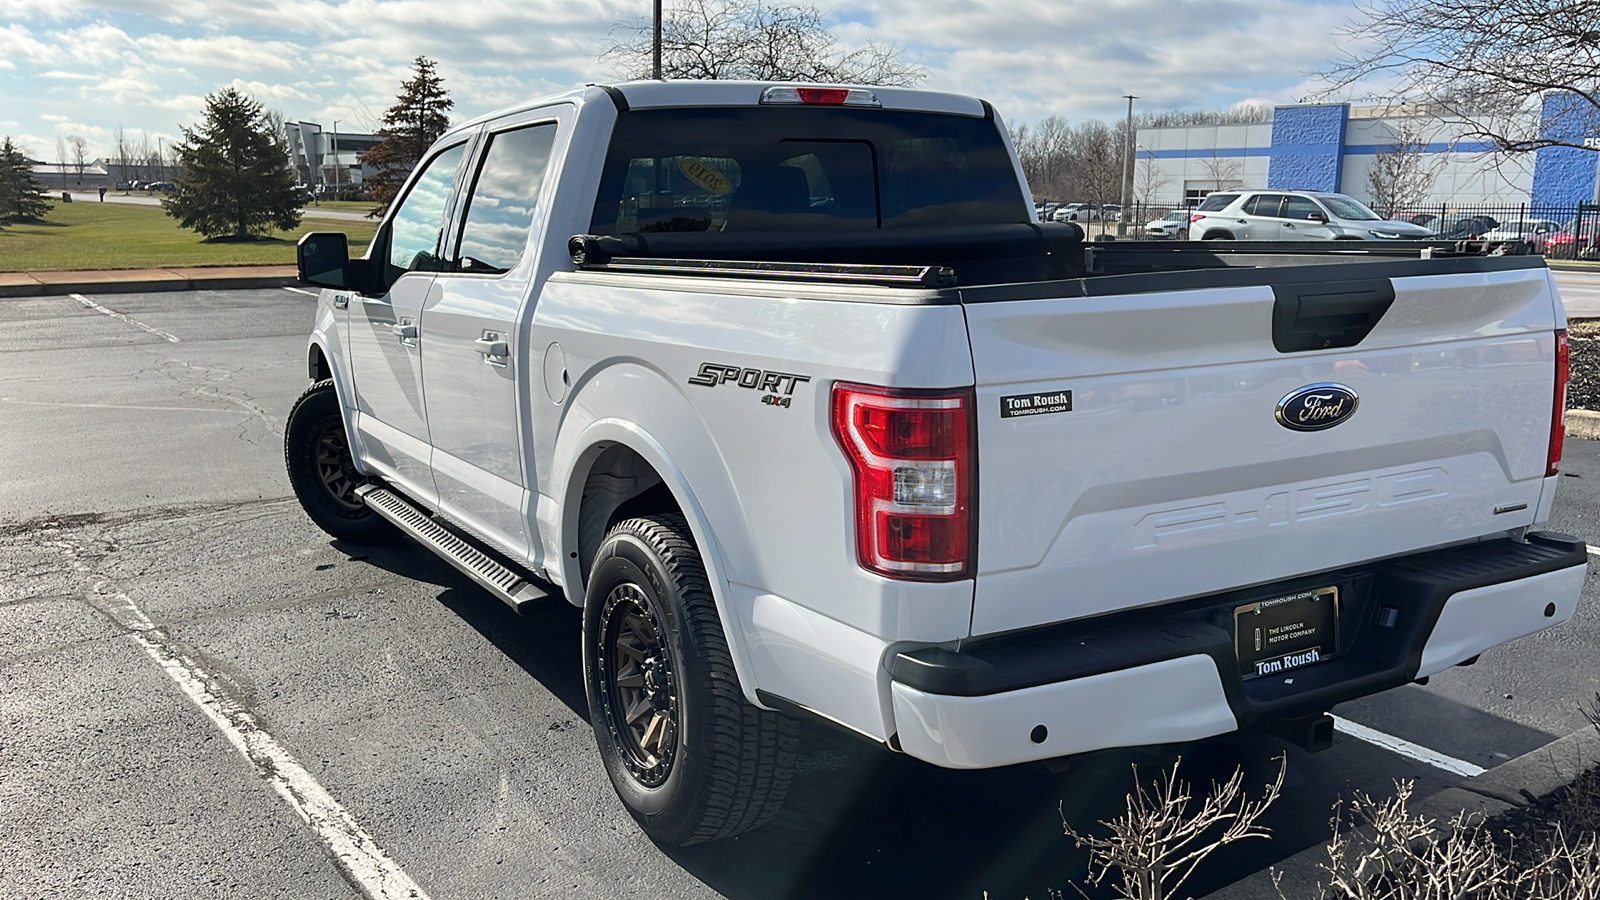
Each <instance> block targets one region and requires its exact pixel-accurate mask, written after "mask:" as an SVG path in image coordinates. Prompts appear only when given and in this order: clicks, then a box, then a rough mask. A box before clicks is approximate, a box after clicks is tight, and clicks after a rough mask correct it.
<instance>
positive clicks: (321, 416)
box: [283, 378, 398, 544]
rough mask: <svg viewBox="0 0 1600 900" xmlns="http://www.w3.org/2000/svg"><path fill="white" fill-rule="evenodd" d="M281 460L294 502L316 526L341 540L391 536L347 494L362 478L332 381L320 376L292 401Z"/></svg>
mask: <svg viewBox="0 0 1600 900" xmlns="http://www.w3.org/2000/svg"><path fill="white" fill-rule="evenodd" d="M283 463H284V466H285V468H287V469H288V470H289V484H290V486H292V487H293V488H294V495H295V497H296V498H298V499H299V500H300V506H301V508H302V509H304V510H305V511H306V515H308V516H310V517H311V521H313V522H315V523H316V524H317V527H318V528H321V529H322V530H323V531H326V532H327V533H328V534H331V535H333V536H334V537H336V538H338V539H339V540H342V541H353V542H355V543H361V544H373V543H383V542H387V541H391V540H393V539H394V538H395V537H396V536H397V535H398V532H397V531H396V530H395V528H394V526H393V525H390V524H389V522H388V521H387V520H385V519H384V518H383V517H382V516H379V515H378V514H377V513H375V512H373V511H372V509H371V508H370V507H368V506H366V505H365V504H363V503H361V502H360V501H359V500H356V499H355V497H354V496H353V494H352V492H353V491H354V490H355V488H357V487H359V486H360V485H362V484H364V483H366V482H367V480H368V479H367V478H366V476H363V475H362V474H361V473H359V472H357V471H356V469H355V466H354V464H353V463H352V461H351V456H350V444H349V441H348V439H347V437H346V434H345V430H344V414H343V412H342V411H341V410H340V408H339V395H338V393H337V392H336V391H335V390H334V387H333V379H331V378H328V379H323V380H322V381H319V382H317V383H315V384H313V385H311V387H309V388H306V391H305V393H303V394H301V395H300V398H299V399H298V400H296V401H295V402H294V406H293V407H292V408H291V409H290V410H289V423H288V425H287V426H286V427H285V428H284V433H283Z"/></svg>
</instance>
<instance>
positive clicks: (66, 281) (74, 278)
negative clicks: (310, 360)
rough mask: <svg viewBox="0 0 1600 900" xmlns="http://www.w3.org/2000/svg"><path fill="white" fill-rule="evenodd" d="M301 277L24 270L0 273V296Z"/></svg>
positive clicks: (219, 286)
mask: <svg viewBox="0 0 1600 900" xmlns="http://www.w3.org/2000/svg"><path fill="white" fill-rule="evenodd" d="M299 282H300V280H299V277H298V275H297V274H296V272H295V270H294V267H292V266H261V267H234V268H226V269H218V270H216V271H214V272H208V271H206V270H204V269H153V270H141V271H138V272H124V273H118V272H26V273H14V274H9V275H0V299H15V298H18V297H52V296H55V297H59V296H63V295H66V294H130V293H144V292H150V291H202V290H209V291H235V290H247V289H252V288H275V287H288V286H290V285H294V284H299Z"/></svg>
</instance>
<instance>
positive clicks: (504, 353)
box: [472, 336, 511, 368]
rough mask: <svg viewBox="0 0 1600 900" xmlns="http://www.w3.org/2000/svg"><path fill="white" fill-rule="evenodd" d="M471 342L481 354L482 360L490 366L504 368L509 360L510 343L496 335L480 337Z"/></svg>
mask: <svg viewBox="0 0 1600 900" xmlns="http://www.w3.org/2000/svg"><path fill="white" fill-rule="evenodd" d="M472 344H473V346H475V347H477V348H478V352H479V353H482V354H483V361H484V362H486V363H488V364H489V365H491V366H498V367H500V368H504V367H505V366H506V364H507V363H509V362H510V360H511V345H510V344H507V343H506V342H505V341H502V340H500V339H499V338H498V336H490V337H481V338H478V339H477V340H475V341H473V342H472Z"/></svg>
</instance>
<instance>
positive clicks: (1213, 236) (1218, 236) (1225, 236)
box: [1200, 231, 1233, 241]
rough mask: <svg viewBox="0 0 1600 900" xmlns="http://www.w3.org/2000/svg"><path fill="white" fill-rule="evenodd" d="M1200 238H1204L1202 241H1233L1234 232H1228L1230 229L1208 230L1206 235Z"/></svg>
mask: <svg viewBox="0 0 1600 900" xmlns="http://www.w3.org/2000/svg"><path fill="white" fill-rule="evenodd" d="M1200 240H1202V241H1231V240H1233V233H1232V232H1228V231H1208V232H1206V233H1205V236H1204V237H1202V238H1200Z"/></svg>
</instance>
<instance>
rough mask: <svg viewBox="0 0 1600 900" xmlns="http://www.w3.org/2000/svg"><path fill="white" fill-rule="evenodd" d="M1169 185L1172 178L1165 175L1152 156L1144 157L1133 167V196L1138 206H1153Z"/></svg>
mask: <svg viewBox="0 0 1600 900" xmlns="http://www.w3.org/2000/svg"><path fill="white" fill-rule="evenodd" d="M1146 152H1148V151H1146ZM1171 183H1172V176H1170V175H1168V174H1167V173H1166V170H1165V169H1163V168H1162V167H1161V163H1160V162H1159V161H1158V160H1157V159H1156V158H1155V157H1154V156H1146V157H1145V158H1144V159H1141V160H1139V161H1138V162H1137V163H1136V164H1135V165H1134V169H1133V196H1134V200H1135V201H1137V202H1138V204H1139V205H1140V206H1150V205H1152V204H1154V203H1155V202H1156V200H1157V199H1159V198H1160V195H1161V192H1162V191H1164V190H1166V189H1167V185H1169V184H1171Z"/></svg>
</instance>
